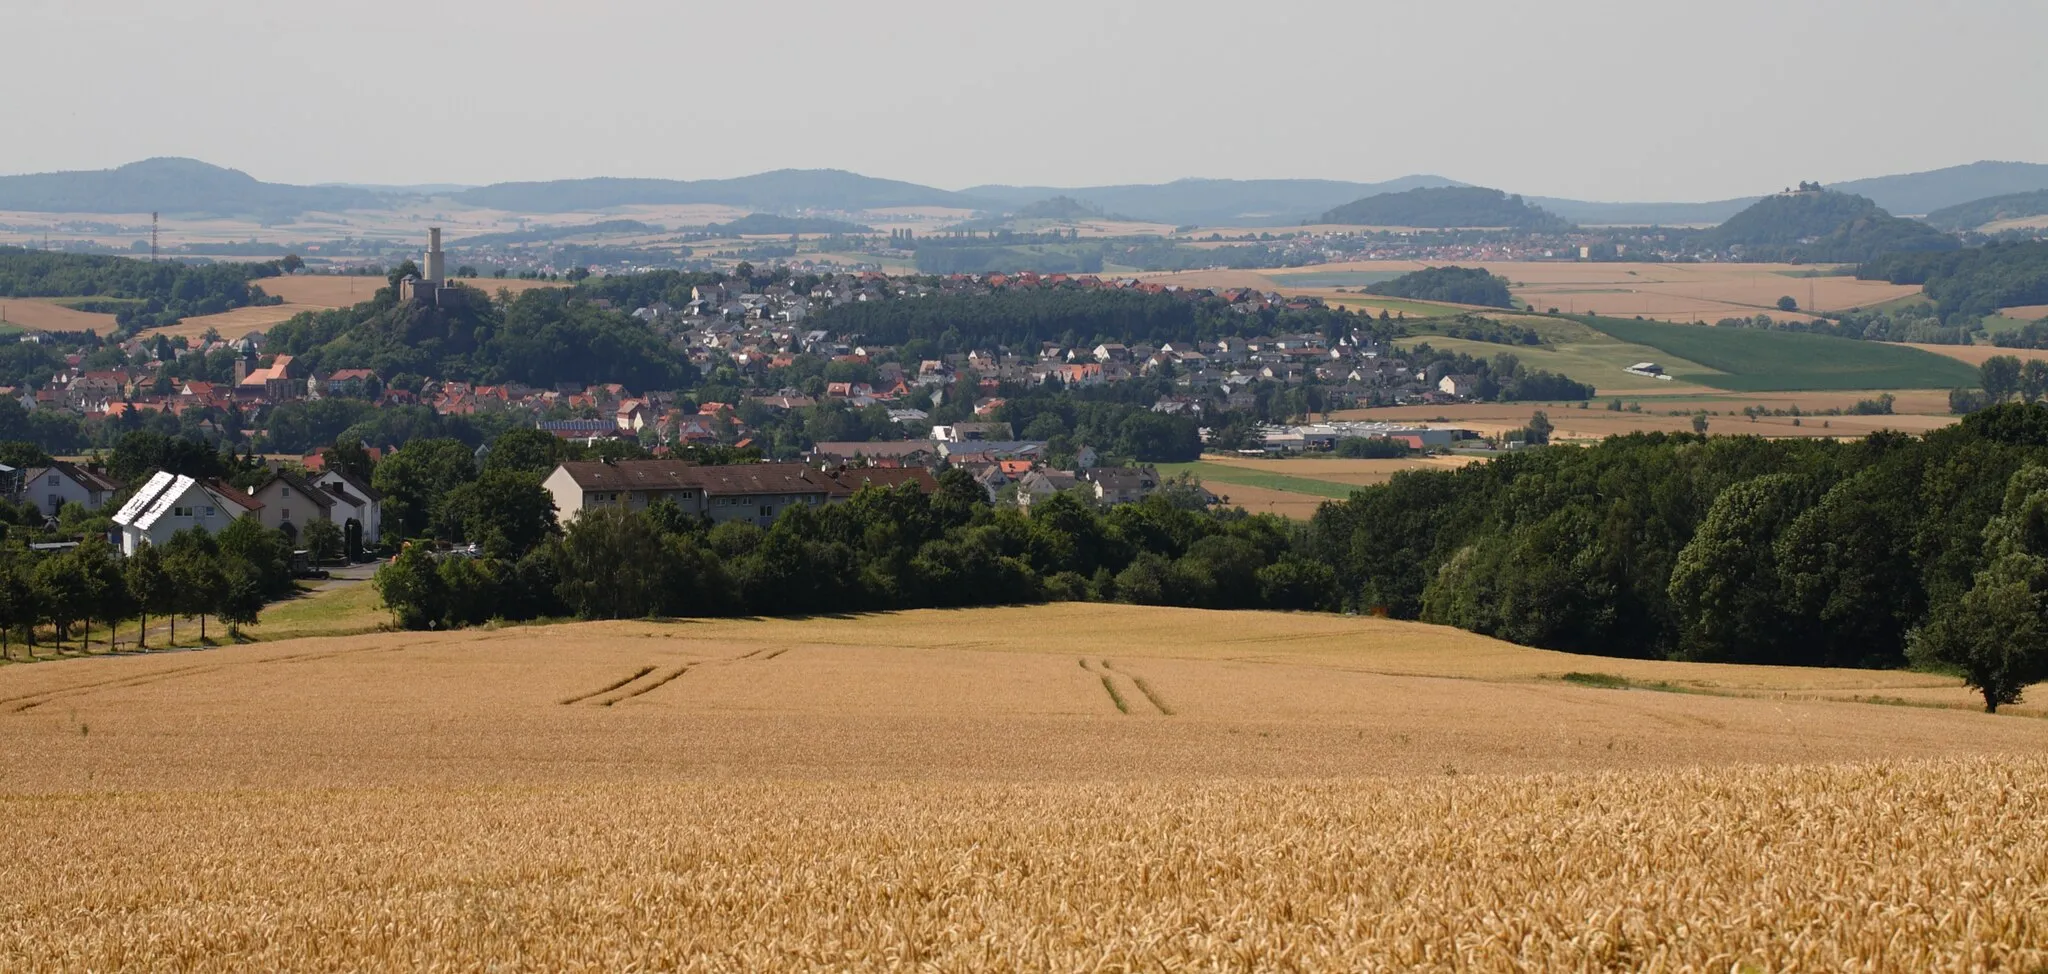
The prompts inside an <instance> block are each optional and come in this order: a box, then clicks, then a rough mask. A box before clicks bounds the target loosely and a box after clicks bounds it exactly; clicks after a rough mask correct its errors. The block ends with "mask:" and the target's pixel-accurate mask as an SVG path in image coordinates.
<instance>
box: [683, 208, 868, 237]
mask: <svg viewBox="0 0 2048 974" xmlns="http://www.w3.org/2000/svg"><path fill="white" fill-rule="evenodd" d="M704 229H706V230H709V231H711V232H712V233H729V234H736V235H739V234H771V233H772V234H777V235H780V234H786V233H873V232H875V228H874V227H870V226H867V225H865V224H860V223H849V222H847V221H845V220H833V219H830V218H827V217H822V216H801V217H799V216H777V215H776V214H773V213H749V214H747V215H746V216H743V217H740V218H739V219H737V220H734V221H732V222H731V223H713V224H711V225H710V226H707V227H705V228H704Z"/></svg>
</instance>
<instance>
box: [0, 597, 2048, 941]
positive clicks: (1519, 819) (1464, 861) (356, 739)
mask: <svg viewBox="0 0 2048 974" xmlns="http://www.w3.org/2000/svg"><path fill="white" fill-rule="evenodd" d="M1570 673H1604V674H1612V675H1615V676H1618V677H1623V678H1627V679H1631V680H1638V681H1656V682H1658V683H1661V684H1666V685H1669V686H1671V687H1673V688H1676V689H1683V690H1687V691H1691V692H1668V693H1660V692H1645V691H1642V690H1614V689H1596V688H1590V687H1583V686H1577V685H1573V684H1571V683H1568V682H1564V681H1563V680H1562V679H1561V678H1562V677H1563V676H1565V675H1566V674H1570ZM1906 695H1913V699H1914V701H1915V702H1916V703H1921V704H1924V706H1907V707H1900V706H1880V705H1877V704H1873V703H1856V702H1845V701H1843V700H1841V699H1830V698H1844V697H1851V698H1853V697H1865V696H1867V697H1878V698H1885V699H1893V698H1900V699H1903V698H1905V696H1906ZM1972 706H1973V701H1972V700H1971V698H1970V696H1969V695H1968V694H1967V693H1966V692H1965V691H1963V689H1962V688H1961V687H1959V686H1956V685H1955V681H1953V680H1950V679H1946V678H1942V677H1935V676H1928V675H1923V674H1913V673H1898V672H1874V671H1846V670H1810V669H1796V668H1772V667H1723V666H1710V665H1699V664H1683V663H1665V662H1653V661H1641V660H1627V659H1606V658H1596V657H1583V656H1573V655H1568V654H1562V653H1550V652H1542V651H1536V650H1529V649H1524V648H1521V647H1516V646H1511V645H1508V644H1505V643H1500V642H1497V641H1494V640H1490V639H1486V638H1484V637H1480V636H1475V635H1471V634H1468V633H1463V632H1458V631H1455V630H1447V629H1441V628H1437V627H1430V626H1422V625H1416V624H1410V623H1398V622H1389V621H1384V620H1376V619H1370V618H1356V617H1349V618H1347V617H1342V616H1331V615H1289V614H1276V613H1217V612H1200V611H1192V610H1177V609H1158V608H1143V607H1133V606H1114V605H1110V606H1103V605H1077V604H1069V605H1053V606H1041V607H1021V608H1001V609H978V610H960V611H926V612H910V613H901V614H882V615H863V616H854V617H849V618H841V619H811V620H719V621H694V622H682V623H673V624H657V623H602V624H581V625H563V626H540V627H529V628H515V629H506V630H499V631H470V632H463V633H441V634H418V633H385V634H375V635H366V636H353V637H342V638H326V639H295V640H286V641H281V642H273V643H257V644H251V645H245V646H239V647H232V648H225V649H219V650H214V651H209V652H198V653H177V654H165V655H157V656H140V657H126V658H94V659H76V660H68V661H62V662H53V663H38V664H32V665H18V666H0V728H4V733H5V734H6V736H7V740H8V742H9V746H8V747H6V748H0V803H4V806H0V807H4V810H5V813H6V814H7V816H8V818H9V820H10V821H12V822H14V823H17V826H18V827H16V828H11V829H7V830H4V831H0V855H4V856H6V858H7V861H8V862H9V863H10V868H9V869H7V870H0V903H4V904H6V905H7V909H6V910H4V911H0V968H5V969H8V970H29V971H40V970H75V969H111V968H125V967H139V968H148V969H176V970H249V969H265V970H277V969H308V968H322V969H327V968H352V969H362V968H437V969H493V968H506V967H517V968H535V969H550V970H615V969H626V968H657V969H680V970H723V969H753V970H766V969H779V970H790V969H845V968H883V967H886V968H892V969H893V968H901V967H917V968H920V969H931V970H967V969H991V968H1002V969H1018V968H1034V969H1039V968H1051V969H1078V968H1086V969H1211V968H1229V969H1246V970H1289V969H1380V968H1400V969H1426V970H1475V969H1476V970H1496V969H1498V970H1509V969H1532V968H1554V967H1567V968H1579V969H1631V970H1632V969H1646V968H1653V969H1708V968H1711V969H1717V970H1719V969H1729V968H1730V967H1736V968H1743V967H1748V968H1755V969H1788V968H1795V967H1844V966H1855V965H1858V964H1861V965H1874V966H1875V967H1878V968H1902V969H1930V968H1932V969H1950V968H1955V969H1966V968H1969V967H1971V966H1972V965H1976V966H1989V967H1998V966H2015V965H2017V966H2025V965H2028V964H2039V963H2042V962H2044V961H2048V953H2043V952H2042V951H2041V948H2040V947H2039V945H2040V944H2043V943H2048V900H2044V899H2043V897H2042V896H2041V895H2040V891H2041V890H2042V889H2043V888H2048V834H2044V833H2043V832H2042V831H2041V830H2040V829H2038V828H2036V827H2035V823H2037V822H2038V821H2039V819H2040V816H2041V814H2042V812H2043V811H2044V808H2043V803H2044V801H2043V797H2042V796H2044V795H2048V760H2044V759H2042V758H2040V757H2039V754H2040V753H2041V751H2042V747H2043V745H2048V721H2043V720H2040V719H2036V718H2035V717H2033V716H2025V715H2029V714H2031V715H2038V714H2040V713H2042V711H2041V710H2040V709H2039V708H2038V707H2037V706H2036V707H2031V708H2018V709H2017V710H2016V712H2015V714H2014V715H2010V716H2004V715H2002V716H1996V717H1993V716H1987V715H1983V714H1980V713H1973V712H1971V711H1970V709H1969V708H1970V707H1972ZM1951 708H1953V709H1951ZM2012 754H2023V755H2032V756H2030V757H2020V758H2011V757H2003V756H2002V755H2012Z"/></svg>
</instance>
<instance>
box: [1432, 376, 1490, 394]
mask: <svg viewBox="0 0 2048 974" xmlns="http://www.w3.org/2000/svg"><path fill="white" fill-rule="evenodd" d="M1436 388H1437V391H1438V392H1441V393H1443V394H1444V395H1446V396H1457V397H1458V398H1460V399H1463V398H1465V397H1466V396H1469V395H1471V394H1472V393H1473V392H1474V391H1476V390H1477V389H1478V388H1479V380H1478V379H1476V378H1474V377H1472V376H1469V375H1447V376H1444V377H1443V378H1442V379H1439V380H1437V383H1436Z"/></svg>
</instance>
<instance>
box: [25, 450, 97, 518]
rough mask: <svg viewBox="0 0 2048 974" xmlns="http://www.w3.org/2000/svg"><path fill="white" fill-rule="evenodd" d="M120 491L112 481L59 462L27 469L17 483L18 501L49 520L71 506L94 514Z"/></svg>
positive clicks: (91, 471)
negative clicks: (32, 507) (27, 503)
mask: <svg viewBox="0 0 2048 974" xmlns="http://www.w3.org/2000/svg"><path fill="white" fill-rule="evenodd" d="M120 489H121V485H120V484H118V483H116V482H114V480H113V479H112V478H109V477H107V476H106V475H104V474H101V473H99V472H98V471H94V470H88V469H86V468H84V467H81V466H79V465H77V464H75V463H68V462H66V461H63V460H53V461H51V462H50V463H49V464H48V465H46V466H41V467H30V468H28V470H27V471H26V472H25V473H24V474H23V475H22V483H21V492H22V499H23V500H27V501H29V502H31V503H33V504H35V505H36V509H37V510H40V511H42V512H43V513H44V514H47V515H49V516H50V517H56V516H57V512H58V511H60V510H63V508H64V505H66V504H71V503H77V504H82V505H84V506H85V508H86V509H87V510H93V511H97V510H99V509H100V508H102V507H105V506H107V501H109V500H111V499H112V498H113V496H114V492H115V491H117V490H120Z"/></svg>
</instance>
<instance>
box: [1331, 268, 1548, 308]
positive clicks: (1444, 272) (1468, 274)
mask: <svg viewBox="0 0 2048 974" xmlns="http://www.w3.org/2000/svg"><path fill="white" fill-rule="evenodd" d="M1508 283H1509V282H1508V279H1507V278H1505V277H1501V276H1500V275H1498V274H1491V273H1488V272H1487V271H1486V269H1485V268H1482V267H1472V268H1464V267H1427V268H1424V269H1422V270H1419V271H1415V272H1413V273H1409V274H1403V275H1401V276H1400V277H1397V278H1394V279H1393V280H1391V281H1379V282H1377V283H1374V284H1370V285H1367V286H1366V289H1365V291H1366V293H1367V294H1383V295H1387V296H1389V297H1396V298H1411V299H1414V300H1417V301H1449V302H1451V303H1452V304H1477V305H1484V306H1486V307H1491V308H1512V307H1514V306H1515V299H1514V296H1513V295H1512V294H1510V293H1509V292H1508Z"/></svg>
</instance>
